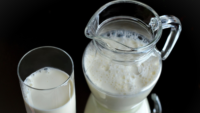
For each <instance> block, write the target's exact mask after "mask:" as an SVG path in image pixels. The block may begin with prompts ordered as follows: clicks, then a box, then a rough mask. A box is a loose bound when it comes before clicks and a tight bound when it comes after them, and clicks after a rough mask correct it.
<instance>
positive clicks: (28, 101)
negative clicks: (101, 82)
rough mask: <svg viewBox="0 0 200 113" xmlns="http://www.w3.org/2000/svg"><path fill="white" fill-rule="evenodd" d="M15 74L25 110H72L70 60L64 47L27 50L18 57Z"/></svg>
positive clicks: (50, 112) (55, 112)
mask: <svg viewBox="0 0 200 113" xmlns="http://www.w3.org/2000/svg"><path fill="white" fill-rule="evenodd" d="M17 74H18V78H19V82H20V86H21V91H22V95H23V99H24V103H25V107H26V111H27V113H76V94H75V83H74V64H73V61H72V58H71V57H70V56H69V54H68V53H66V52H65V51H64V50H62V49H59V48H57V47H52V46H44V47H38V48H35V49H32V50H30V51H29V52H27V53H26V54H25V55H24V56H23V57H22V58H21V60H20V61H19V64H18V67H17Z"/></svg>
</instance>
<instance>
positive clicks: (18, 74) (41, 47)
mask: <svg viewBox="0 0 200 113" xmlns="http://www.w3.org/2000/svg"><path fill="white" fill-rule="evenodd" d="M43 48H53V49H57V50H59V51H62V52H63V53H65V54H66V55H67V56H68V57H69V59H70V61H71V63H72V72H71V74H69V75H70V76H69V77H68V78H67V80H66V81H65V82H64V83H62V84H61V85H58V86H56V87H53V88H47V89H40V88H34V87H31V86H29V85H27V84H25V83H24V82H23V80H22V79H21V76H20V73H19V67H20V64H21V61H22V60H23V59H24V58H25V57H26V56H27V55H28V54H29V53H31V52H33V51H35V50H38V49H43ZM73 73H74V63H73V60H72V58H71V56H70V55H69V54H68V53H67V52H66V51H64V50H63V49H60V48H58V47H54V46H40V47H36V48H33V49H31V50H29V51H28V52H26V53H25V54H24V55H23V56H22V57H21V59H20V61H19V63H18V65H17V76H18V78H19V81H20V82H21V83H22V84H23V85H25V86H27V87H29V88H31V89H34V90H53V89H57V88H59V87H61V86H63V85H64V84H65V83H67V82H68V81H69V79H71V77H72V74H73Z"/></svg>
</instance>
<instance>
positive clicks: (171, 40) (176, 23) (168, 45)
mask: <svg viewBox="0 0 200 113" xmlns="http://www.w3.org/2000/svg"><path fill="white" fill-rule="evenodd" d="M160 20H161V23H162V29H166V28H171V31H170V34H169V36H168V38H167V41H166V42H165V45H164V47H163V49H162V51H161V57H162V60H165V59H166V58H167V57H168V56H169V54H170V53H171V51H172V49H173V48H174V45H175V44H176V41H177V40H178V38H179V35H180V33H181V30H182V26H181V22H180V20H179V19H178V18H177V17H175V16H172V15H163V16H160Z"/></svg>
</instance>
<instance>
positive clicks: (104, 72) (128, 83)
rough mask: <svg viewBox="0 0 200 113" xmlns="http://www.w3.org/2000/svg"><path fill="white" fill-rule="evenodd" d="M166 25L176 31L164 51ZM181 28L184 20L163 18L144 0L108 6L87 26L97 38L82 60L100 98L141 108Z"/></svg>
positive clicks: (110, 105)
mask: <svg viewBox="0 0 200 113" xmlns="http://www.w3.org/2000/svg"><path fill="white" fill-rule="evenodd" d="M165 28H171V32H170V35H169V36H168V38H167V41H166V43H165V45H164V47H163V50H162V51H161V52H160V51H158V50H157V49H156V43H157V42H158V41H159V39H160V37H161V35H162V29H165ZM181 29H182V28H181V23H180V21H179V20H178V18H176V17H175V16H167V15H164V16H158V14H157V13H156V12H155V11H154V10H153V9H152V8H151V7H150V6H148V5H146V4H144V3H141V2H139V1H135V0H116V1H112V2H109V3H107V4H105V5H104V6H102V7H101V8H100V9H99V10H98V11H97V12H96V13H95V14H94V15H93V16H92V17H91V19H90V20H89V22H88V24H87V26H86V28H85V35H86V37H87V38H90V39H93V40H92V41H91V42H90V43H89V44H88V46H87V47H86V49H85V52H84V54H83V60H82V67H83V72H84V75H85V78H86V81H87V83H88V86H89V88H90V90H91V92H92V94H93V95H94V97H95V100H96V101H97V102H98V103H99V104H100V105H102V106H103V107H105V108H107V109H109V110H113V111H127V110H130V109H134V108H135V109H136V108H137V107H139V105H140V103H141V102H142V101H143V100H144V99H145V98H146V97H147V96H148V94H149V93H150V92H151V90H152V89H153V87H154V86H155V84H156V83H157V81H158V79H159V77H160V73H161V70H162V60H165V59H166V58H167V57H168V56H169V54H170V52H171V50H172V49H173V47H174V45H175V43H176V41H177V39H178V37H179V35H180V32H181ZM148 76H151V77H150V78H148ZM137 78H140V79H137ZM115 89H116V90H115Z"/></svg>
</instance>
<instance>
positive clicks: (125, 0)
mask: <svg viewBox="0 0 200 113" xmlns="http://www.w3.org/2000/svg"><path fill="white" fill-rule="evenodd" d="M118 3H132V4H136V5H139V6H142V7H144V8H146V9H148V10H149V11H151V13H153V14H154V16H155V18H156V20H157V23H158V29H157V31H158V32H157V33H156V35H155V36H154V39H153V40H152V41H151V42H150V43H149V44H147V45H145V46H142V47H138V48H133V49H132V51H130V50H128V51H127V52H135V51H136V52H137V51H143V50H146V49H148V48H151V47H152V46H153V45H155V44H156V43H157V42H158V41H159V39H160V37H161V34H162V23H161V20H160V18H159V15H158V14H157V13H156V11H155V10H154V9H153V8H151V7H150V6H148V5H147V4H145V3H142V2H139V1H137V0H114V1H111V2H108V3H106V4H104V5H103V6H102V7H100V8H99V9H98V10H97V11H96V12H95V13H94V15H93V16H92V17H91V19H90V20H89V22H88V24H87V26H86V28H85V36H86V37H87V33H86V30H87V28H88V26H90V25H91V23H92V22H93V20H94V19H95V18H96V17H97V16H99V14H100V13H101V12H102V11H103V10H105V9H106V8H107V7H109V6H111V5H114V4H118ZM98 24H99V23H98ZM100 25H101V24H100ZM98 29H99V28H98ZM98 29H97V30H98ZM96 32H97V31H96ZM92 39H94V38H92ZM115 51H117V52H126V50H117V49H116V50H115Z"/></svg>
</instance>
